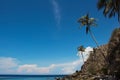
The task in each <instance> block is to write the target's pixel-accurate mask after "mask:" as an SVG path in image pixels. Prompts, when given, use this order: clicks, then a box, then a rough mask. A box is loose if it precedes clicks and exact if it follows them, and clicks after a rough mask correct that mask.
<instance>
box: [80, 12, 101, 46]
mask: <svg viewBox="0 0 120 80" xmlns="http://www.w3.org/2000/svg"><path fill="white" fill-rule="evenodd" d="M78 23H80V24H81V27H83V26H86V34H88V32H89V33H90V35H91V37H92V39H93V40H94V42H95V43H96V45H97V47H99V45H98V42H97V40H96V39H95V37H94V35H93V33H92V31H91V29H90V27H91V26H96V25H97V24H96V19H95V18H89V14H87V15H85V16H82V17H81V18H80V19H79V20H78Z"/></svg>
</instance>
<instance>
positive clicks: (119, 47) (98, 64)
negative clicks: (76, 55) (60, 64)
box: [63, 28, 120, 80]
mask: <svg viewBox="0 0 120 80" xmlns="http://www.w3.org/2000/svg"><path fill="white" fill-rule="evenodd" d="M102 54H104V55H105V58H104V56H103V55H102ZM101 75H102V76H104V77H105V76H106V75H114V76H116V77H117V78H118V79H120V28H117V29H115V30H114V31H113V33H112V36H111V38H110V40H109V42H108V44H105V45H102V46H100V47H99V48H94V51H93V52H91V54H90V56H89V58H88V60H87V61H86V62H85V63H84V65H83V66H82V67H81V70H80V71H76V73H74V74H72V75H70V76H67V77H65V78H63V79H65V80H66V79H68V80H69V78H70V79H71V80H95V78H96V76H97V77H98V76H101ZM109 78H110V77H109ZM97 80H99V79H97ZM105 80H116V79H113V78H112V79H105Z"/></svg>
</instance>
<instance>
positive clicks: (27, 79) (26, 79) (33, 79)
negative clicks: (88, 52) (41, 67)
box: [0, 75, 66, 80]
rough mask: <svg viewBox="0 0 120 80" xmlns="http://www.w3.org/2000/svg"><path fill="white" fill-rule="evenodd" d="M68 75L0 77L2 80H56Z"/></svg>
mask: <svg viewBox="0 0 120 80" xmlns="http://www.w3.org/2000/svg"><path fill="white" fill-rule="evenodd" d="M64 76H66V75H0V80H55V78H58V77H60V78H62V77H64Z"/></svg>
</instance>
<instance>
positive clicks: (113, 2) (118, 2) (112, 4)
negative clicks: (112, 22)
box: [97, 0, 120, 22]
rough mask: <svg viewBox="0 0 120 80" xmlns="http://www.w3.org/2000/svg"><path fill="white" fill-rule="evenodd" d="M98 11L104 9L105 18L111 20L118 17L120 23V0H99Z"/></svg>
mask: <svg viewBox="0 0 120 80" xmlns="http://www.w3.org/2000/svg"><path fill="white" fill-rule="evenodd" d="M97 7H98V10H100V9H102V8H103V9H104V10H103V14H104V16H108V17H109V18H111V17H113V16H115V15H116V14H117V15H118V21H119V22H120V0H99V1H98V3H97Z"/></svg>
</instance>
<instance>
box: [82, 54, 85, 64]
mask: <svg viewBox="0 0 120 80" xmlns="http://www.w3.org/2000/svg"><path fill="white" fill-rule="evenodd" d="M81 55H82V59H83V63H84V62H85V61H84V56H83V52H81Z"/></svg>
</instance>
